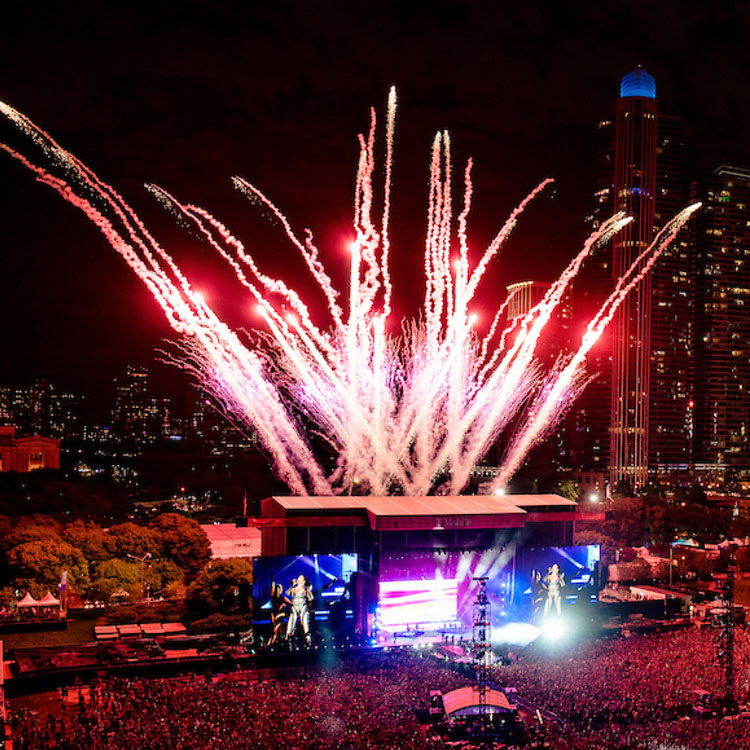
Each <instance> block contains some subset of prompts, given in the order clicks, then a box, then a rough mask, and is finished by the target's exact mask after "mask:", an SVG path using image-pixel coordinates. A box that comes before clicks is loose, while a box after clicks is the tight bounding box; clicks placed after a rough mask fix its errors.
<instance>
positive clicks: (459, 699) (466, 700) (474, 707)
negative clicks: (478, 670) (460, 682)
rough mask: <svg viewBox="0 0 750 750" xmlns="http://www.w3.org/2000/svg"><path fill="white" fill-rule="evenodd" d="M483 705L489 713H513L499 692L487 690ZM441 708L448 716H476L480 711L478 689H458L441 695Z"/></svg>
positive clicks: (508, 703) (503, 695) (511, 707)
mask: <svg viewBox="0 0 750 750" xmlns="http://www.w3.org/2000/svg"><path fill="white" fill-rule="evenodd" d="M485 695H486V700H485V704H486V705H487V708H488V709H489V712H490V713H493V712H496V711H514V710H515V706H513V705H511V704H510V702H509V701H508V699H507V698H506V697H505V694H504V693H501V692H500V691H499V690H487V692H486V693H485ZM443 707H444V708H445V713H447V714H448V715H449V716H466V715H468V714H476V713H479V712H480V710H481V706H480V702H479V689H478V688H476V687H465V688H458V690H451V691H450V693H445V695H443Z"/></svg>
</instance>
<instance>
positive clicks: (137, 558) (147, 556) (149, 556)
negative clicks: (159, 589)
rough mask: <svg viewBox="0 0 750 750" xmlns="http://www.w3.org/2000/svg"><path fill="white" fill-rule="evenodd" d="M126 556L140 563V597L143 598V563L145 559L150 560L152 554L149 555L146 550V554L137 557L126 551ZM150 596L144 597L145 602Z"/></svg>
mask: <svg viewBox="0 0 750 750" xmlns="http://www.w3.org/2000/svg"><path fill="white" fill-rule="evenodd" d="M128 557H129V558H130V559H131V560H137V561H138V562H139V563H140V564H141V599H143V598H144V597H143V592H144V589H143V564H144V563H145V562H146V561H147V560H150V559H151V558H152V555H151V553H150V552H146V554H145V555H144V556H143V557H138V556H137V555H131V554H130V553H128ZM150 598H151V597H150V596H147V597H146V603H147V604H148V603H149V599H150Z"/></svg>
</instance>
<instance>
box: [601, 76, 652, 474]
mask: <svg viewBox="0 0 750 750" xmlns="http://www.w3.org/2000/svg"><path fill="white" fill-rule="evenodd" d="M657 116H658V105H657V101H656V82H655V81H654V79H653V78H652V77H651V76H650V75H649V74H648V73H647V72H646V71H645V70H643V69H641V68H638V69H636V70H634V71H632V72H630V73H628V74H627V75H626V76H625V77H624V78H623V79H622V82H621V84H620V98H619V99H618V100H617V110H616V116H615V162H614V166H615V171H614V175H615V179H614V209H615V211H625V212H626V214H627V215H628V216H632V217H633V221H632V222H631V223H630V224H628V225H627V226H626V227H625V228H624V229H623V230H622V231H621V232H619V233H618V234H617V235H616V236H615V238H614V240H613V243H612V251H613V252H612V273H613V279H615V280H616V279H618V278H620V277H621V276H623V275H624V274H625V272H626V271H627V270H628V268H629V267H630V266H631V264H632V263H633V262H634V261H635V260H636V259H637V258H638V256H639V255H640V254H641V253H642V252H643V251H644V250H645V249H646V248H647V247H648V245H649V244H650V243H651V240H652V238H653V235H654V208H655V198H656V143H657V139H656V126H657ZM612 327H613V330H612V344H613V346H612V401H611V403H612V423H611V427H610V451H609V455H610V459H609V460H610V463H609V475H610V481H611V482H612V484H613V485H617V484H618V483H619V482H621V481H627V482H629V483H630V484H631V485H632V486H633V487H643V486H645V485H646V483H647V481H648V432H649V419H648V418H649V375H650V355H651V276H650V275H646V276H645V277H644V278H643V279H642V280H641V281H640V282H639V283H638V285H637V286H636V287H635V289H633V291H632V292H631V293H630V294H629V295H628V296H627V298H626V299H625V301H624V302H623V303H622V305H621V306H620V307H619V309H618V311H617V313H616V314H615V317H614V320H613V321H612Z"/></svg>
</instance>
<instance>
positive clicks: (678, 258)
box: [648, 114, 694, 477]
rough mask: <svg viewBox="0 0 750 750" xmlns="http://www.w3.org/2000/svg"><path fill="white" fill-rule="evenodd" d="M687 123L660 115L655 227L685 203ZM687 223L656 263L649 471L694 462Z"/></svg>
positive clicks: (665, 472)
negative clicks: (684, 127) (684, 132)
mask: <svg viewBox="0 0 750 750" xmlns="http://www.w3.org/2000/svg"><path fill="white" fill-rule="evenodd" d="M684 165H685V143H684V138H683V123H682V120H681V119H679V118H677V117H670V116H668V115H663V114H660V115H659V119H658V125H657V145H656V201H655V210H654V231H655V232H656V231H658V230H659V229H661V228H662V227H663V226H664V225H665V224H666V223H667V222H668V221H669V220H670V219H672V218H673V217H674V216H675V215H676V214H677V213H678V212H679V211H680V210H682V209H683V208H684V207H685V204H686V202H687V189H686V182H685V175H684ZM688 238H689V231H688V230H687V229H684V230H683V231H681V232H680V234H679V235H678V236H677V238H676V239H675V240H674V242H673V243H672V244H671V245H670V246H669V247H668V248H667V249H666V250H665V251H664V252H663V253H662V255H661V257H660V258H659V260H658V261H657V263H656V265H654V267H653V268H652V269H651V272H650V273H651V373H650V378H649V437H648V441H649V442H648V455H649V462H648V465H649V471H650V472H654V473H655V474H656V476H657V477H669V476H670V475H672V474H673V473H675V472H680V473H684V472H685V470H687V469H688V468H689V465H690V464H691V462H692V431H693V420H692V401H693V390H692V388H693V384H692V375H693V373H692V353H693V352H692V339H693V328H692V321H693V276H694V269H693V259H692V254H691V252H690V243H689V241H688Z"/></svg>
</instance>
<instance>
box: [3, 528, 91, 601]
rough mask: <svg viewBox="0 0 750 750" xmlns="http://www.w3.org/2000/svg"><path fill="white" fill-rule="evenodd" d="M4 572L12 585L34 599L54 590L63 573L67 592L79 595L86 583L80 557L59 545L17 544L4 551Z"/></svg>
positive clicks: (74, 549)
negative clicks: (66, 578) (6, 564)
mask: <svg viewBox="0 0 750 750" xmlns="http://www.w3.org/2000/svg"><path fill="white" fill-rule="evenodd" d="M8 568H9V573H10V578H11V582H12V584H13V585H14V586H15V587H16V588H20V589H26V590H30V591H31V592H32V594H33V595H34V596H41V595H43V594H44V592H45V591H46V590H47V589H55V588H56V587H57V585H58V583H59V582H60V577H61V576H62V573H63V571H65V570H67V571H68V581H69V585H70V586H71V588H75V589H76V590H78V591H83V590H85V589H86V587H87V586H88V583H89V571H88V565H87V563H86V559H85V558H84V556H83V553H82V552H81V550H79V549H78V548H77V547H73V546H72V545H70V544H68V543H67V542H63V541H60V542H55V541H49V540H47V541H39V540H37V541H31V542H23V543H22V544H17V545H16V546H14V547H12V548H11V549H10V550H8Z"/></svg>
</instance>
